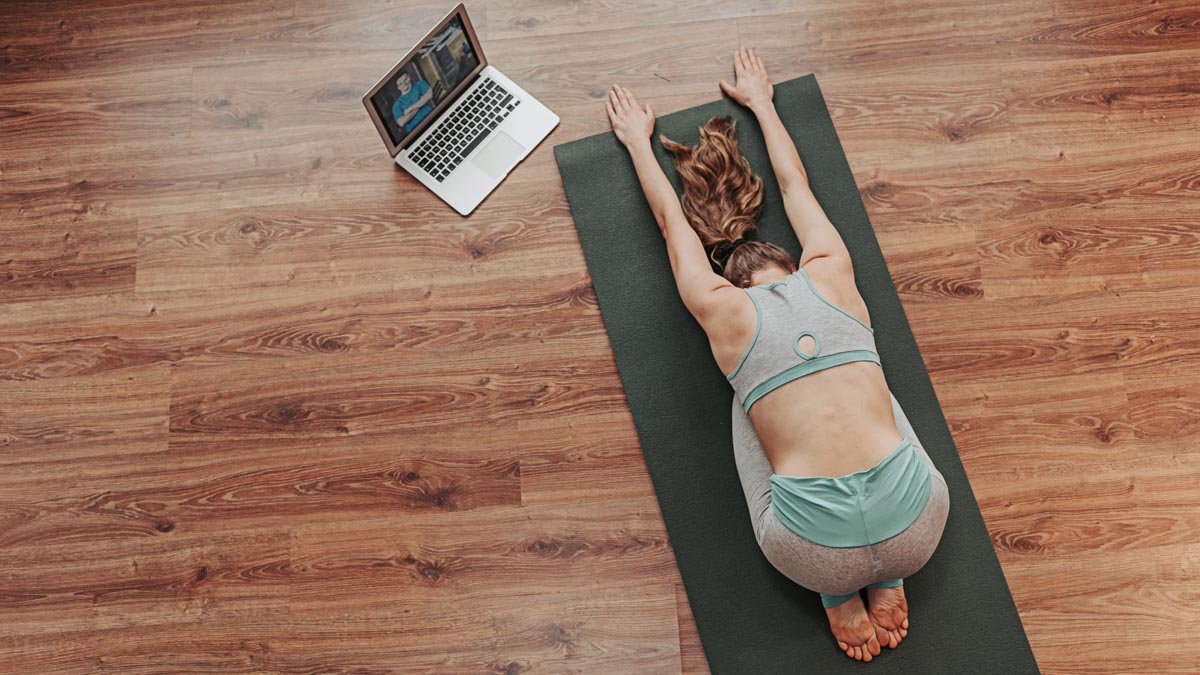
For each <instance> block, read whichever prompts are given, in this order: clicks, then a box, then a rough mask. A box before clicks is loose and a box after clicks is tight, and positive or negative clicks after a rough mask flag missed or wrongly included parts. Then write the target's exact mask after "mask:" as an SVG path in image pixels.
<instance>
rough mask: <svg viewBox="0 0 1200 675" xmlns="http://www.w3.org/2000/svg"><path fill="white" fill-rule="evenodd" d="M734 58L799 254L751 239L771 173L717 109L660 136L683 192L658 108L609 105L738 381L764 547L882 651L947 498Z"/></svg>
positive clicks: (835, 249) (685, 288)
mask: <svg viewBox="0 0 1200 675" xmlns="http://www.w3.org/2000/svg"><path fill="white" fill-rule="evenodd" d="M734 69H735V74H736V76H737V77H736V81H735V84H734V85H730V84H729V83H728V82H726V81H724V80H722V81H721V89H722V90H723V91H724V92H725V93H726V94H727V95H728V96H729V97H730V98H732V99H733V100H735V101H737V102H738V103H740V104H741V105H744V106H746V107H748V108H749V109H750V110H752V111H753V112H754V114H755V116H756V117H757V119H758V122H759V124H760V125H761V127H762V132H763V137H764V140H765V141H766V145H767V150H768V153H769V154H770V158H771V166H772V168H773V169H774V171H775V177H776V179H777V180H778V182H779V187H780V190H781V192H782V196H783V202H784V207H785V210H786V211H787V215H788V219H789V220H790V221H791V223H792V228H793V229H794V230H795V232H796V236H797V237H798V238H799V240H800V244H801V246H802V247H803V254H802V255H801V256H800V261H799V265H798V266H797V265H796V264H795V263H793V261H792V259H791V258H790V256H788V254H787V253H786V252H785V251H784V250H783V249H781V248H779V247H778V246H775V245H774V244H769V243H765V242H759V241H754V240H751V239H750V238H749V237H750V235H752V234H753V232H754V229H755V227H756V222H755V221H756V218H757V216H758V213H759V210H760V209H761V207H762V181H761V179H759V178H758V177H757V176H755V175H754V174H753V173H751V171H750V166H749V164H748V163H747V162H746V160H745V158H744V157H742V156H741V154H740V153H739V152H738V145H737V139H736V136H735V134H734V128H733V125H732V123H731V122H730V120H729V118H719V117H718V118H713V119H711V120H709V121H708V123H707V124H705V125H704V127H702V128H701V129H700V142H699V145H698V146H697V147H695V148H690V147H687V146H684V145H680V144H678V143H673V142H671V141H670V140H668V139H666V138H663V139H662V143H663V146H664V147H665V148H667V150H668V151H670V152H671V153H672V154H673V155H674V157H675V163H676V167H677V168H678V172H679V176H680V179H681V182H682V183H683V192H684V196H683V202H682V204H681V203H680V200H679V199H678V198H677V197H676V195H675V191H674V189H673V188H672V186H671V184H670V182H669V181H668V180H667V177H666V176H665V175H664V174H663V172H662V169H661V168H660V167H659V165H658V162H657V161H656V160H655V158H654V154H653V152H652V151H651V148H650V136H651V133H652V132H653V129H654V113H653V111H652V110H651V109H650V106H649V105H647V106H646V107H645V108H644V109H643V108H640V107H639V106H638V104H637V101H636V100H635V99H634V97H633V95H632V94H631V93H630V92H629V90H627V89H625V88H624V87H619V86H616V85H614V86H613V88H612V90H611V91H610V92H609V96H608V103H607V109H608V116H609V119H610V121H611V122H612V127H613V131H614V132H615V133H616V136H617V138H618V139H620V141H621V142H622V143H623V144H624V145H625V147H626V149H627V150H628V151H629V154H630V157H631V158H632V159H633V164H634V166H635V168H636V169H637V173H638V178H639V180H640V182H641V185H642V189H643V191H644V192H645V194H646V199H647V201H648V202H649V204H650V207H651V209H652V210H653V211H654V215H655V218H656V219H657V221H658V225H659V229H660V230H661V231H662V234H663V237H665V239H666V242H667V253H668V255H669V257H670V261H671V269H672V271H673V273H674V276H675V282H676V285H677V286H678V288H679V294H680V296H681V297H682V299H683V302H684V304H685V305H686V306H687V308H688V310H689V311H690V312H691V313H692V315H693V316H694V317H695V318H696V320H697V321H698V322H699V323H700V325H701V326H702V327H703V328H704V331H705V332H706V333H707V335H708V338H709V344H710V346H711V348H712V352H713V356H714V357H715V358H716V361H717V364H718V365H719V366H720V368H721V370H722V372H724V373H727V374H728V375H727V377H728V379H729V381H730V384H731V385H732V386H733V388H734V392H735V396H734V402H733V436H734V439H733V440H734V453H735V459H736V461H737V467H738V473H739V474H740V477H741V481H742V487H743V488H744V489H745V492H746V503H747V505H748V506H749V507H750V516H751V519H752V521H753V524H754V533H755V537H756V538H757V540H758V544H759V546H760V547H761V548H762V550H763V553H764V554H765V555H766V557H767V559H768V560H769V561H770V562H771V564H772V565H774V566H775V567H776V568H777V569H778V570H779V571H780V572H782V573H783V574H785V575H787V576H788V577H789V578H790V579H792V580H793V581H795V582H796V583H798V584H800V585H801V586H804V587H805V588H808V589H811V590H813V591H816V592H818V593H820V594H821V600H822V604H823V605H824V607H825V611H826V614H827V616H828V617H829V623H830V627H831V629H832V631H833V634H834V637H835V638H836V639H837V642H838V646H840V647H841V648H842V650H843V651H845V652H846V654H847V655H849V656H850V657H852V658H854V659H857V660H861V661H870V660H871V659H872V657H874V656H877V655H878V654H879V652H880V648H881V645H886V646H887V647H889V648H895V647H896V646H897V645H899V644H900V642H901V640H903V639H904V638H905V637H906V636H907V635H908V629H909V621H908V605H907V602H906V600H905V597H904V586H903V580H904V577H906V576H909V575H911V574H913V573H914V572H916V571H917V570H919V569H920V568H921V567H922V566H924V565H925V563H926V562H927V561H928V560H929V558H930V556H932V555H933V551H934V549H935V548H936V547H937V543H938V540H939V539H940V538H941V534H942V529H943V527H944V526H945V522H946V516H947V513H948V511H949V496H948V493H947V490H946V483H945V480H944V479H943V478H942V475H941V473H940V472H938V470H937V468H936V467H934V465H933V462H932V461H931V460H930V459H929V456H928V455H927V454H926V453H925V450H924V448H923V447H922V446H921V443H920V441H919V440H918V439H917V437H916V435H915V434H914V433H913V429H912V426H911V425H910V424H909V423H908V419H907V418H906V417H905V416H904V412H903V411H902V410H901V409H900V406H899V404H898V403H897V402H896V399H895V397H893V396H892V395H891V392H890V391H889V390H888V387H887V382H886V381H885V379H884V376H883V370H882V368H881V367H880V363H879V356H878V353H877V351H876V349H875V341H874V331H873V330H872V329H871V318H870V316H869V315H868V313H867V307H866V304H865V303H864V302H863V299H862V297H861V296H860V295H859V293H858V289H857V288H856V287H855V284H854V270H853V267H852V265H851V261H850V255H849V253H848V251H847V250H846V246H845V244H844V243H843V242H842V239H841V237H840V236H839V235H838V232H837V230H836V229H835V228H834V227H833V225H832V224H831V223H830V222H829V219H828V218H827V217H826V215H825V212H824V211H823V210H822V209H821V205H820V204H818V203H817V200H816V198H815V197H814V196H813V193H812V192H811V190H810V189H809V186H808V176H807V174H806V173H805V169H804V165H803V164H801V162H800V156H799V154H798V153H797V151H796V147H795V145H794V144H793V143H792V140H791V138H790V137H789V136H788V133H787V131H786V130H785V129H784V126H783V123H782V122H781V121H780V119H779V116H778V114H777V113H776V111H775V107H774V104H773V103H772V95H773V93H774V92H773V87H772V85H771V81H770V79H768V77H767V72H766V69H765V67H764V66H763V63H762V60H761V59H759V58H758V56H757V55H756V54H755V53H754V52H753V51H751V50H748V49H746V48H742V49H740V50H738V51H737V52H736V53H735V54H734ZM714 268H715V269H716V270H718V271H719V272H720V274H718V273H717V272H715V271H714ZM862 589H865V590H866V600H867V602H866V604H864V603H863V599H862V597H861V596H860V594H859V591H860V590H862Z"/></svg>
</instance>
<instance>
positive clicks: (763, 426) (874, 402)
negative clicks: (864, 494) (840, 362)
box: [750, 386, 903, 476]
mask: <svg viewBox="0 0 1200 675" xmlns="http://www.w3.org/2000/svg"><path fill="white" fill-rule="evenodd" d="M778 394H779V395H778V397H775V398H772V399H771V400H765V399H764V400H763V401H761V402H759V404H758V405H757V406H755V407H754V409H752V410H751V411H750V418H751V421H752V422H753V423H754V428H755V431H756V432H757V434H758V437H759V440H760V441H761V442H762V445H763V449H764V450H765V451H766V454H767V457H768V458H769V459H770V460H771V466H772V467H773V468H774V471H775V473H779V474H788V475H795V476H841V475H845V474H848V473H853V472H855V471H860V470H862V469H866V468H869V467H871V466H873V465H874V464H875V463H876V462H878V461H879V460H880V459H882V458H883V457H884V455H886V454H887V453H888V452H890V451H891V450H893V449H895V448H896V447H897V446H898V445H899V443H900V441H901V440H903V436H901V434H900V431H899V429H897V427H896V420H895V417H894V416H893V415H892V406H891V397H890V395H889V394H888V391H887V388H886V386H884V387H882V391H879V392H872V391H868V390H859V392H858V394H857V396H847V397H842V396H840V395H839V393H838V392H836V391H830V390H829V389H824V390H822V389H820V388H815V387H814V388H805V390H803V391H800V390H799V389H794V390H791V391H786V392H785V391H781V392H778Z"/></svg>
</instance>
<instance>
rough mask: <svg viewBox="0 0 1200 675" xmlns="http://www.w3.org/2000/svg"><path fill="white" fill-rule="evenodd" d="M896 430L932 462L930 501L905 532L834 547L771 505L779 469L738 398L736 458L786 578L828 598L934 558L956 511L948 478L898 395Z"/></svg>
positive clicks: (753, 511) (771, 553) (766, 542)
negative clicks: (804, 533) (788, 522)
mask: <svg viewBox="0 0 1200 675" xmlns="http://www.w3.org/2000/svg"><path fill="white" fill-rule="evenodd" d="M892 413H893V414H894V415H895V417H896V428H897V429H898V430H899V431H900V434H901V435H903V436H904V438H906V439H908V440H909V441H910V442H911V443H912V444H913V447H915V448H916V449H917V450H918V451H920V453H921V457H923V458H924V459H925V463H926V464H928V465H929V472H930V474H931V477H932V480H931V481H930V487H929V501H928V502H927V503H926V504H925V508H924V509H923V510H922V511H921V515H919V516H918V517H917V519H916V520H915V521H913V523H912V525H909V526H908V528H906V529H905V530H904V531H903V532H901V533H900V534H898V535H896V536H894V537H891V538H890V539H885V540H883V541H881V542H879V543H877V544H871V545H870V546H861V547H857V548H834V547H830V546H822V545H821V544H816V543H813V542H811V541H809V540H807V539H805V538H803V537H801V536H799V535H797V534H795V533H794V532H792V531H791V530H789V529H787V527H786V526H785V525H784V524H783V523H782V522H780V520H779V519H778V518H777V517H775V512H774V510H773V509H772V508H771V475H772V474H773V473H774V470H773V469H772V468H771V462H770V461H769V460H768V459H767V456H766V453H764V452H763V447H762V444H761V443H760V442H759V440H758V434H757V433H755V431H754V425H753V424H752V423H751V421H750V417H749V415H747V414H746V412H745V411H743V410H742V406H741V405H739V404H738V401H737V397H734V399H733V456H734V460H735V461H736V462H737V469H738V475H739V476H740V477H741V479H742V489H743V490H745V492H746V505H747V506H749V507H750V520H751V522H752V523H753V525H754V537H755V539H757V540H758V545H759V547H760V548H762V552H763V554H764V555H766V557H767V560H769V561H770V562H771V564H772V565H774V566H775V569H777V570H779V571H780V572H782V573H783V574H784V575H785V576H786V577H788V578H789V579H791V580H792V581H794V582H796V583H797V584H799V585H801V586H803V587H804V588H807V589H809V590H811V591H816V592H817V593H821V594H822V595H823V596H843V595H849V594H853V593H857V592H858V590H859V589H860V588H864V587H866V586H867V585H869V584H873V583H877V582H881V581H886V580H893V579H903V578H904V577H907V576H910V575H912V574H913V573H915V572H916V571H917V570H919V569H921V568H922V567H924V566H925V563H927V562H929V558H930V557H932V556H933V551H934V549H936V548H937V545H938V541H939V540H940V539H941V537H942V529H943V528H944V527H945V525H946V516H947V515H948V513H949V511H950V495H949V492H948V491H947V490H946V479H945V478H943V477H942V474H941V472H939V471H938V470H937V467H935V466H934V465H933V461H932V460H930V459H929V455H928V453H926V452H925V448H923V447H922V446H921V443H920V441H918V440H917V435H916V433H914V432H913V429H912V425H911V424H909V422H908V418H907V417H905V415H904V411H903V410H901V409H900V404H899V402H897V401H896V397H895V396H892Z"/></svg>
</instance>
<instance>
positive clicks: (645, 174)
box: [606, 85, 736, 328]
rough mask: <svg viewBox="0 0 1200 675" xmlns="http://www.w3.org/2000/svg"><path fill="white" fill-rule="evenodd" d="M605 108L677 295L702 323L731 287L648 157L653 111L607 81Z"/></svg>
mask: <svg viewBox="0 0 1200 675" xmlns="http://www.w3.org/2000/svg"><path fill="white" fill-rule="evenodd" d="M606 107H607V109H608V118H609V120H610V121H611V122H612V127H613V131H614V132H615V133H616V135H617V139H618V140H620V141H621V143H623V144H624V145H625V148H626V149H627V150H628V151H629V156H630V157H631V158H632V159H633V166H634V168H635V169H637V175H638V180H639V181H640V182H641V184H642V192H644V193H645V194H646V201H647V202H648V203H649V204H650V210H651V211H653V212H654V219H655V220H656V221H658V229H659V231H660V232H661V233H662V235H663V237H664V238H665V239H666V242H667V255H668V257H669V258H670V259H671V270H672V272H673V273H674V275H675V284H676V286H678V287H679V296H680V297H681V298H682V299H683V304H684V305H686V306H687V308H688V310H689V311H690V312H691V313H692V316H694V317H696V320H697V321H699V322H700V323H701V324H702V325H703V324H705V323H706V319H707V318H708V315H709V314H711V313H712V311H713V309H714V304H715V300H716V293H717V291H720V290H722V289H725V288H729V289H734V286H733V284H731V283H729V281H728V280H726V279H725V278H724V277H722V276H720V275H718V274H716V273H715V272H713V271H712V267H711V266H710V265H709V262H708V255H707V254H705V252H704V246H703V245H702V244H701V243H700V237H699V236H697V235H696V231H695V230H693V229H692V227H691V225H689V224H688V222H687V218H686V217H685V216H684V215H683V207H682V206H680V204H679V197H678V196H676V194H675V188H674V187H672V185H671V182H670V181H669V180H667V176H666V174H664V173H663V170H662V167H661V166H659V165H658V160H657V159H655V157H654V151H653V150H651V148H650V135H651V134H652V133H653V131H654V112H653V111H652V110H651V109H650V106H649V105H647V106H646V107H645V109H642V108H640V107H639V106H638V104H637V100H636V99H634V97H633V94H632V93H631V92H630V91H629V90H628V89H626V88H624V87H619V86H617V85H613V88H612V89H611V90H609V92H608V103H607V106H606ZM735 290H736V289H735ZM706 328H707V326H706Z"/></svg>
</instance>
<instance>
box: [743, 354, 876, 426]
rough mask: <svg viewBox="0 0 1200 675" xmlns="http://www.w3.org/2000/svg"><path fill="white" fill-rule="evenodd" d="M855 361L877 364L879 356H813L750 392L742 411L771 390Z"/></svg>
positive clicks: (748, 408) (748, 410)
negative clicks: (820, 371)
mask: <svg viewBox="0 0 1200 675" xmlns="http://www.w3.org/2000/svg"><path fill="white" fill-rule="evenodd" d="M855 361H870V362H872V363H879V355H878V354H876V353H875V352H870V351H867V350H865V349H855V350H851V351H848V352H838V353H837V354H830V355H829V356H814V357H813V358H811V359H808V360H807V361H805V362H803V363H800V364H797V365H794V366H792V367H791V368H788V369H787V370H785V371H783V372H782V373H779V374H778V375H775V376H774V377H771V378H770V379H768V380H766V381H765V382H763V383H762V384H760V385H758V386H757V387H755V388H754V389H751V390H750V395H749V396H747V397H746V400H745V402H743V403H742V409H743V410H745V411H746V412H750V406H752V405H754V404H755V403H756V402H757V401H758V399H760V398H762V397H764V396H766V395H767V394H769V393H771V392H772V391H773V390H775V389H778V388H779V387H782V386H783V385H785V384H787V383H788V382H791V381H792V380H796V379H799V378H801V377H804V376H805V375H811V374H813V373H815V372H817V371H819V370H825V369H826V368H832V367H834V366H840V365H842V364H844V363H854V362H855Z"/></svg>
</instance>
